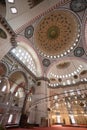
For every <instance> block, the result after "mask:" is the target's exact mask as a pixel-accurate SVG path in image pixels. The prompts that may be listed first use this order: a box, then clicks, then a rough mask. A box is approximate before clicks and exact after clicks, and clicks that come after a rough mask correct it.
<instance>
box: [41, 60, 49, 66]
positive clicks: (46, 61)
mask: <svg viewBox="0 0 87 130" xmlns="http://www.w3.org/2000/svg"><path fill="white" fill-rule="evenodd" d="M42 63H43V65H44V66H45V67H48V66H49V65H50V60H49V59H43V61H42Z"/></svg>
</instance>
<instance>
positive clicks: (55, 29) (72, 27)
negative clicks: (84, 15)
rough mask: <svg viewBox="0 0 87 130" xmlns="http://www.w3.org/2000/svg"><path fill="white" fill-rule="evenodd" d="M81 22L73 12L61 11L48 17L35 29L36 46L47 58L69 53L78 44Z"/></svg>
mask: <svg viewBox="0 0 87 130" xmlns="http://www.w3.org/2000/svg"><path fill="white" fill-rule="evenodd" d="M79 36H80V21H79V19H78V17H77V16H76V15H75V14H74V13H72V11H69V10H67V9H66V10H65V9H60V10H55V11H53V12H51V13H49V14H48V15H46V16H45V17H44V18H43V19H41V21H40V22H39V24H38V25H37V26H36V28H35V32H34V39H35V46H36V48H37V49H38V51H39V52H40V54H42V55H43V56H46V57H49V58H50V57H51V58H57V57H60V56H64V55H66V54H67V53H69V52H70V51H71V50H72V49H73V48H74V47H75V46H76V45H77V42H78V39H79Z"/></svg>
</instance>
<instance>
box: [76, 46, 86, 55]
mask: <svg viewBox="0 0 87 130" xmlns="http://www.w3.org/2000/svg"><path fill="white" fill-rule="evenodd" d="M84 53H85V51H84V49H83V48H82V47H77V48H76V49H75V50H74V55H75V56H77V57H81V56H83V55H84Z"/></svg>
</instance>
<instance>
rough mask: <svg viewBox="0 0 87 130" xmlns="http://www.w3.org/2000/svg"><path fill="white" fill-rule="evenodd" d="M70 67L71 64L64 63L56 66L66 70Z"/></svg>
mask: <svg viewBox="0 0 87 130" xmlns="http://www.w3.org/2000/svg"><path fill="white" fill-rule="evenodd" d="M69 66H70V62H63V63H60V64H58V65H56V68H58V69H64V68H67V67H69Z"/></svg>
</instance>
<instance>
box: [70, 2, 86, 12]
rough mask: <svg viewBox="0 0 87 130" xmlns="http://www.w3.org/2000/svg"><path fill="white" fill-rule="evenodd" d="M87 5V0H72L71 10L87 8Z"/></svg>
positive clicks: (78, 10)
mask: <svg viewBox="0 0 87 130" xmlns="http://www.w3.org/2000/svg"><path fill="white" fill-rule="evenodd" d="M86 7H87V1H86V0H72V1H71V4H70V8H71V10H73V11H74V12H80V11H83V10H85V9H86Z"/></svg>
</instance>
